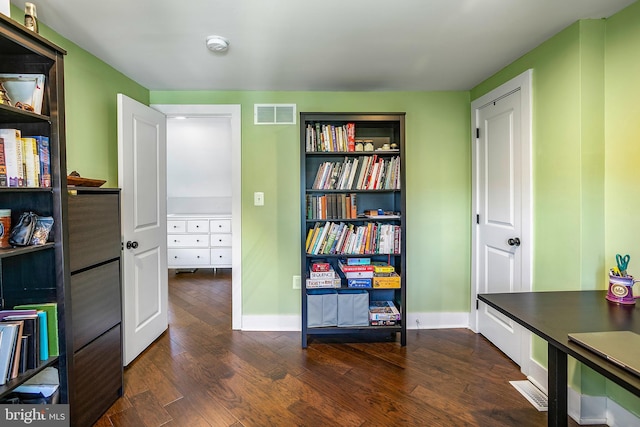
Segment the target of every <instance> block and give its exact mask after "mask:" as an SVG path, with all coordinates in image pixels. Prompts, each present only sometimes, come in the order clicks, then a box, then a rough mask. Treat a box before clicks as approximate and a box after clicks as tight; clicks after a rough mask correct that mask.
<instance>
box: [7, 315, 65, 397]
mask: <svg viewBox="0 0 640 427" xmlns="http://www.w3.org/2000/svg"><path fill="white" fill-rule="evenodd" d="M58 355H59V347H58V306H57V304H56V303H42V304H28V305H19V306H16V307H15V308H14V309H13V310H0V385H2V384H5V383H6V382H7V381H9V380H12V379H14V378H16V377H17V376H18V375H20V374H21V373H23V372H26V371H27V370H29V369H34V368H37V367H39V366H40V365H41V364H42V362H43V361H46V360H47V359H49V357H53V356H58Z"/></svg>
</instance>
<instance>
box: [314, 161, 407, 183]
mask: <svg viewBox="0 0 640 427" xmlns="http://www.w3.org/2000/svg"><path fill="white" fill-rule="evenodd" d="M312 188H313V189H315V190H399V189H400V156H394V157H391V158H383V157H378V155H377V154H373V155H369V156H359V157H355V158H348V157H345V158H344V161H341V162H323V163H322V164H320V166H318V171H317V172H316V177H315V179H314V181H313V187H312Z"/></svg>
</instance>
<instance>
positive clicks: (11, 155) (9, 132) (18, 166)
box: [0, 129, 23, 187]
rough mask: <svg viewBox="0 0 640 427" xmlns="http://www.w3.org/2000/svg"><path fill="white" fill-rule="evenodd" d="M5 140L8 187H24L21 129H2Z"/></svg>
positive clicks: (1, 134)
mask: <svg viewBox="0 0 640 427" xmlns="http://www.w3.org/2000/svg"><path fill="white" fill-rule="evenodd" d="M0 138H2V139H3V140H4V160H5V167H6V174H7V186H8V187H22V181H21V178H22V177H23V169H22V144H21V143H20V141H21V140H20V138H21V133H20V130H19V129H0Z"/></svg>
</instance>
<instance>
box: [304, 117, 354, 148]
mask: <svg viewBox="0 0 640 427" xmlns="http://www.w3.org/2000/svg"><path fill="white" fill-rule="evenodd" d="M355 142H356V125H355V123H346V124H344V125H342V126H334V125H321V124H320V123H315V124H311V123H310V124H308V125H307V129H306V134H305V143H306V151H307V152H314V151H326V152H336V151H355Z"/></svg>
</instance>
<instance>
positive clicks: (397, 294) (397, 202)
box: [300, 113, 407, 348]
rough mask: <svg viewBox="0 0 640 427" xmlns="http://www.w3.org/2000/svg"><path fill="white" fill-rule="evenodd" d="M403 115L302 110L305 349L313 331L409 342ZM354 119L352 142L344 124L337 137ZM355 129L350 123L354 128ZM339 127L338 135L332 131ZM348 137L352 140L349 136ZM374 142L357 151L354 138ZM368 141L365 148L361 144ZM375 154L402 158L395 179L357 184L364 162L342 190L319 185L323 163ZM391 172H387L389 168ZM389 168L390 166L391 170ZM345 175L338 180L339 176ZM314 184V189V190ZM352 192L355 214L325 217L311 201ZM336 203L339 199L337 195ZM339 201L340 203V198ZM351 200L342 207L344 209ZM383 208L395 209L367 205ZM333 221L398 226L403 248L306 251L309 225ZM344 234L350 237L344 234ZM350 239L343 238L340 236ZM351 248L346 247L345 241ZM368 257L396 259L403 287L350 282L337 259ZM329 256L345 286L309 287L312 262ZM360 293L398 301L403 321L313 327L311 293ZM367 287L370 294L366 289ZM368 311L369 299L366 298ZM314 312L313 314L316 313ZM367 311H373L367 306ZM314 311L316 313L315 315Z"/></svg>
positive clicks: (317, 334)
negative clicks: (367, 213)
mask: <svg viewBox="0 0 640 427" xmlns="http://www.w3.org/2000/svg"><path fill="white" fill-rule="evenodd" d="M404 121H405V114H404V113H300V183H301V185H300V212H301V221H300V222H301V231H300V234H301V266H300V269H301V278H302V281H301V308H302V313H301V314H302V316H301V318H302V347H303V348H306V347H307V346H308V344H309V342H310V340H312V339H313V338H314V337H318V338H320V337H330V338H331V339H333V338H335V339H337V340H343V341H347V340H349V341H351V340H354V339H355V340H375V341H378V340H380V339H383V340H386V341H389V340H392V341H395V340H396V339H397V336H398V335H400V343H401V345H403V346H404V345H406V287H407V282H406V277H405V272H406V260H405V252H406V232H405V224H406V216H405V212H406V209H405V205H406V203H405V191H404V188H405V162H404V156H405V124H404ZM347 124H349V127H351V126H353V128H354V129H355V132H351V134H352V135H353V134H354V133H355V135H354V136H353V138H351V139H352V141H349V140H348V139H349V138H347V136H346V134H347V133H348V132H347V131H346V130H345V131H344V134H343V135H340V136H336V133H337V132H341V130H340V129H342V128H343V127H345V129H346V126H347ZM325 126H326V128H327V129H329V130H328V134H325V136H326V138H325V142H324V143H322V142H320V141H319V138H320V137H319V134H321V133H323V134H324V132H323V127H325ZM310 129H315V131H313V133H314V134H315V139H311V137H310V132H312V131H311V130H310ZM350 129H351V128H350ZM332 131H333V133H331V132H332ZM345 138H346V140H345ZM353 140H355V141H357V142H359V143H360V144H362V142H365V141H366V142H367V143H369V144H368V145H369V147H368V148H369V150H368V151H364V150H362V151H355V146H354V145H355V144H354V143H355V141H353ZM361 147H362V146H359V147H358V149H360V148H361ZM373 156H375V158H376V159H378V160H380V159H382V160H383V161H384V162H390V161H391V159H395V161H396V162H397V161H398V160H399V164H400V166H399V170H397V173H395V174H394V175H393V176H392V177H390V178H393V179H390V181H392V182H395V185H388V186H387V187H385V186H384V185H383V183H384V178H382V179H381V180H380V181H378V183H379V184H380V185H379V186H376V187H375V188H373V187H372V188H369V189H367V188H363V187H362V186H361V185H360V186H358V184H357V181H358V175H359V173H360V170H359V169H360V168H361V167H362V162H360V163H359V164H358V167H357V168H355V167H354V169H356V172H355V177H354V179H353V180H352V181H351V183H350V184H346V185H342V187H341V188H339V189H336V188H335V186H324V187H322V188H318V186H317V185H316V186H314V183H316V184H317V175H318V169H319V168H320V167H322V166H321V165H322V164H323V163H326V162H333V163H337V162H341V161H345V162H353V161H354V159H359V160H360V161H362V160H363V159H365V158H369V157H373ZM385 171H387V170H386V169H385ZM387 173H389V174H390V172H387ZM338 179H339V178H338ZM314 187H315V188H314ZM342 195H349V197H350V198H349V199H348V200H351V197H354V198H355V200H356V202H355V203H354V204H355V206H356V209H355V211H356V212H355V213H356V215H353V213H354V212H353V211H349V209H348V208H347V209H346V210H347V211H349V212H348V213H346V212H342V211H340V210H338V211H337V212H334V213H333V214H331V213H329V214H327V215H325V216H323V215H324V214H323V213H322V212H323V211H322V209H320V208H317V207H316V205H312V204H311V203H312V202H311V200H312V198H313V197H323V196H326V197H336V196H337V197H345V196H342ZM333 203H336V202H335V201H334V202H333ZM339 203H340V202H339ZM344 207H345V205H343V208H344ZM376 209H382V210H383V211H384V212H385V213H392V214H393V217H382V218H376V217H367V216H364V211H369V210H376ZM328 223H336V224H345V225H346V226H351V227H354V228H355V227H358V226H362V227H364V226H367V225H369V224H371V226H373V225H374V224H375V225H376V226H381V225H392V226H393V227H394V229H396V230H398V229H399V231H400V239H399V241H397V242H396V243H397V244H396V247H397V250H394V251H391V252H392V253H375V252H376V248H374V247H373V246H372V247H371V252H372V253H361V254H360V253H358V254H356V253H347V251H341V250H340V248H338V245H335V246H333V247H332V248H331V250H328V249H325V252H321V253H314V252H313V251H308V250H307V241H308V240H309V238H312V234H313V232H312V233H311V234H310V230H312V229H313V228H314V227H317V226H318V225H326V224H328ZM345 239H346V238H345ZM341 243H343V244H344V240H343V241H342V242H341ZM343 248H345V249H346V245H344V246H343ZM361 257H365V258H370V259H371V260H372V261H378V262H385V263H388V264H390V265H392V266H393V267H394V269H395V272H396V273H397V274H398V275H399V276H400V287H399V288H390V289H389V288H384V289H381V288H375V289H374V288H360V287H358V288H350V287H349V286H347V284H348V282H347V280H346V278H345V277H344V276H343V275H342V274H341V273H339V267H338V262H339V260H343V259H344V260H346V259H348V258H361ZM320 260H322V261H326V262H328V263H329V264H331V266H332V267H333V269H334V270H335V271H336V274H338V276H337V277H339V278H340V283H339V285H340V287H339V288H321V289H319V292H318V288H314V289H307V287H306V279H307V278H308V271H309V268H310V266H311V265H312V263H313V262H314V261H320ZM354 291H355V292H357V293H358V295H359V298H361V299H362V298H367V299H368V301H388V300H391V301H393V302H394V303H395V305H396V308H397V309H398V310H399V311H400V315H401V319H400V320H399V321H398V322H396V324H394V325H391V326H386V325H385V326H378V325H372V324H366V325H363V324H358V325H356V326H352V325H349V326H340V325H333V324H330V325H326V326H324V325H323V326H317V325H316V324H315V322H314V324H313V325H312V326H310V325H309V321H310V313H311V309H310V306H311V305H314V304H315V303H313V304H310V298H309V297H310V296H311V298H316V297H317V294H318V293H319V294H323V293H324V292H327V293H329V294H331V293H334V292H337V293H338V294H339V295H340V296H341V297H342V296H343V295H344V296H348V295H349V292H354ZM364 292H366V297H365V296H363V295H362V294H363V293H364ZM367 309H368V304H367ZM314 313H315V312H314ZM367 315H368V311H367ZM314 316H315V314H314ZM314 321H315V319H314Z"/></svg>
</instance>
